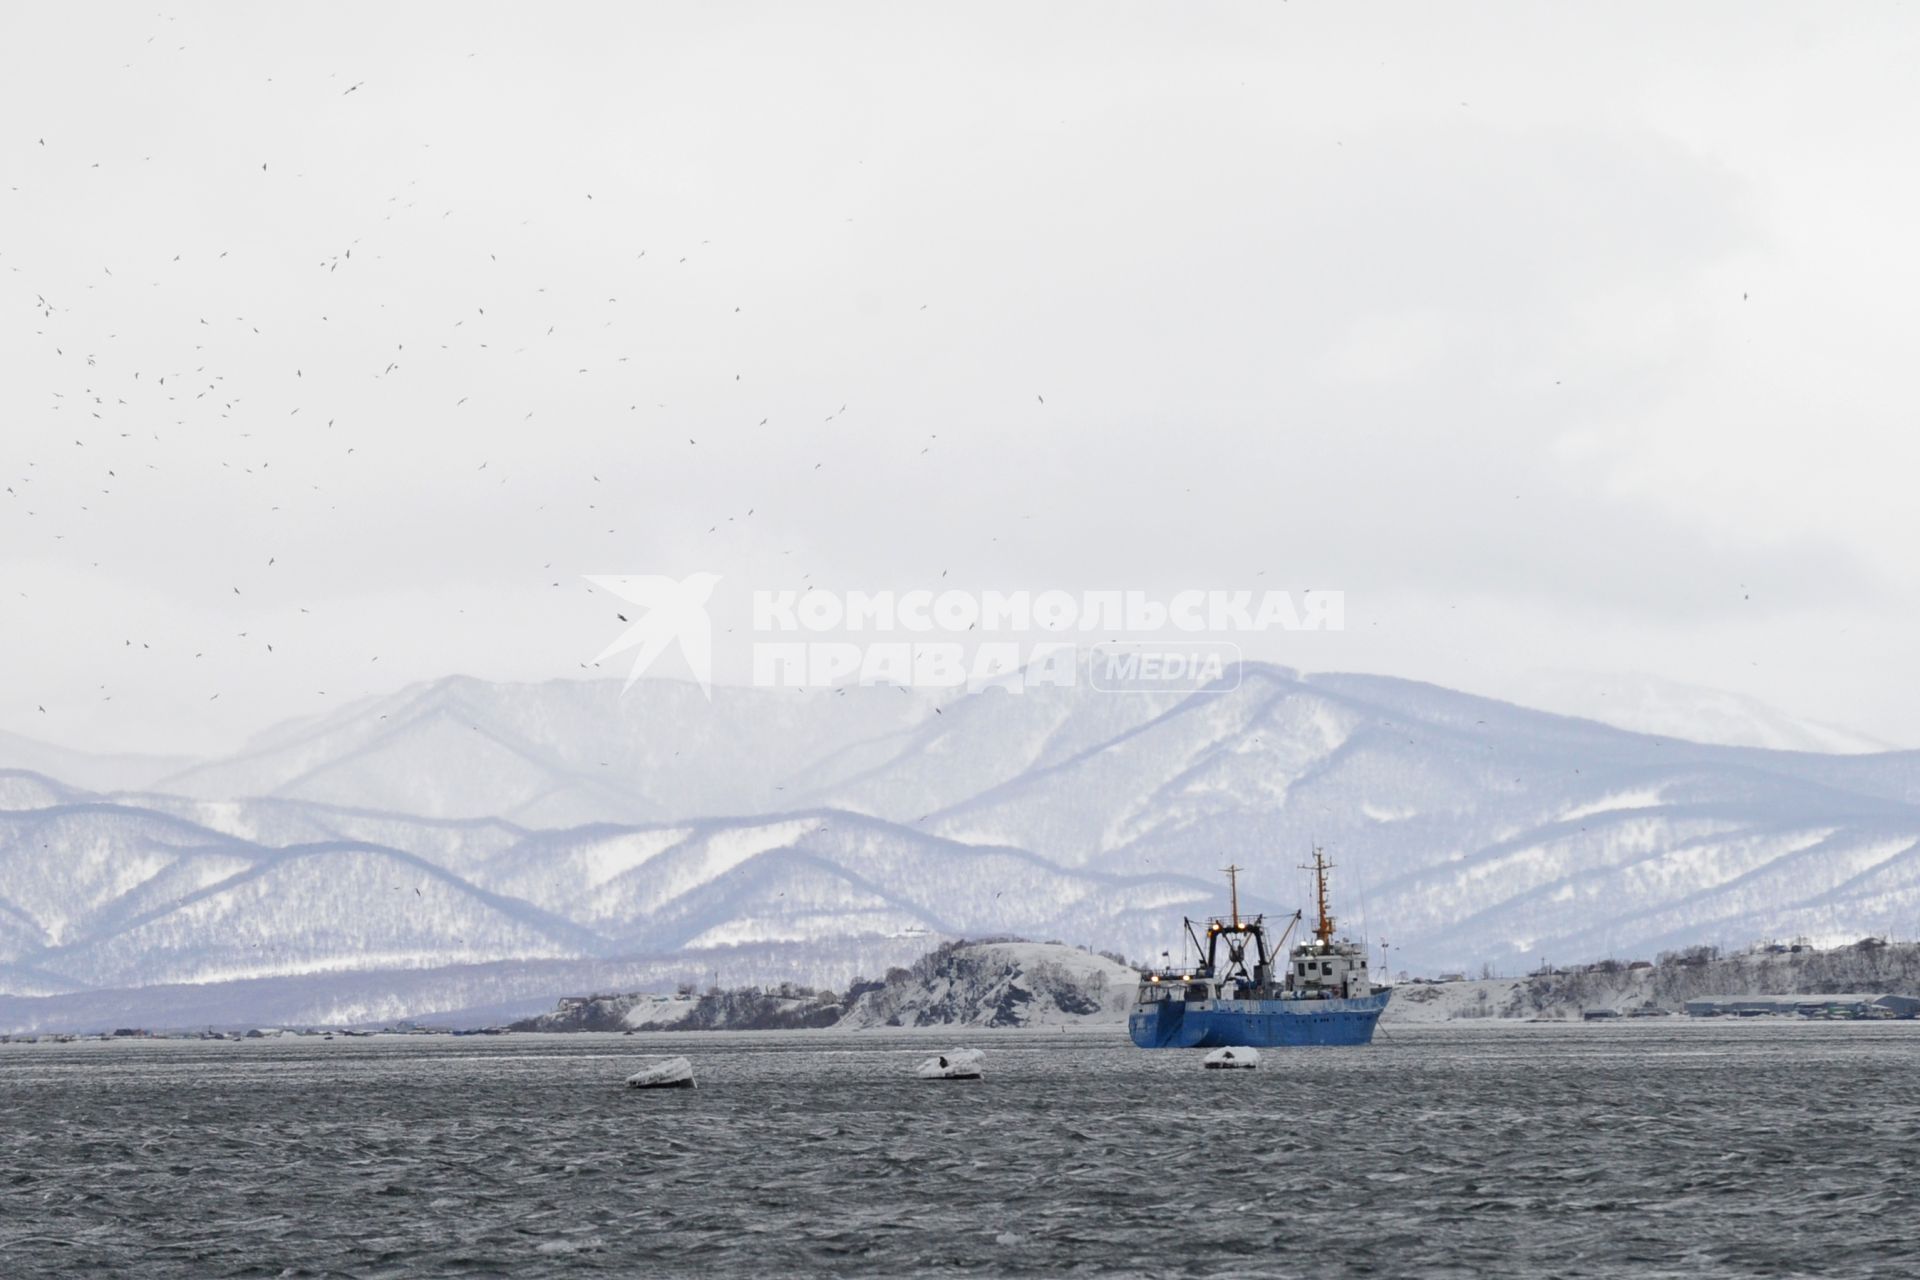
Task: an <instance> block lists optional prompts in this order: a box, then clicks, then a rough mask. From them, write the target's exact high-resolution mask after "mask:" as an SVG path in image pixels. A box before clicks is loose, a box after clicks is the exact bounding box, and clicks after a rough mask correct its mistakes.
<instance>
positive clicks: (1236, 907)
mask: <svg viewBox="0 0 1920 1280" xmlns="http://www.w3.org/2000/svg"><path fill="white" fill-rule="evenodd" d="M1220 869H1221V870H1222V871H1224V872H1226V873H1227V894H1228V897H1229V898H1231V899H1232V903H1233V927H1234V928H1236V929H1238V928H1239V927H1240V868H1239V867H1237V866H1235V865H1233V864H1232V863H1228V864H1227V865H1226V866H1224V867H1222V868H1220Z"/></svg>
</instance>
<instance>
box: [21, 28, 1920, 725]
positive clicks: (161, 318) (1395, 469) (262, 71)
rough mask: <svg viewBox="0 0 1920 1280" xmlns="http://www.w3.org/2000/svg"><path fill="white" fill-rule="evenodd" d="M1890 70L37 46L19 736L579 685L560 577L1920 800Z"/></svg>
mask: <svg viewBox="0 0 1920 1280" xmlns="http://www.w3.org/2000/svg"><path fill="white" fill-rule="evenodd" d="M1917 34H1920V17H1916V15H1915V14H1914V12H1913V11H1912V10H1911V9H1903V8H1900V7H1897V6H1892V5H1882V6H1875V5H1856V6H1846V7H1844V8H1840V7H1832V8H1815V7H1811V6H1767V5H1752V4H1738V5H1718V6H1716V5H1696V6H1685V7H1676V6H1667V5H1620V4H1607V5H1586V6H1563V5H1554V6H1547V5H1517V6H1502V5H1472V6H1466V5H1432V4H1416V5H1404V6H1366V7H1356V6H1339V5H1330V4H1329V5H1315V4H1288V5H1275V4H1265V3H1262V4H1245V5H1187V6H1167V5H1115V4H1098V5H1092V4H1089V5H1050V6H1033V5H1006V6H992V5H966V6H957V5H946V6H931V5H901V4H895V3H888V4H872V5H819V6H795V5H768V6H764V7H755V6H739V5H736V6H693V5H678V6H660V5H625V4H621V5H606V6H584V5H575V6H537V7H535V6H485V5H481V6H476V5H471V4H460V5H440V6H433V5H409V6H391V5H363V6H343V5H330V6H302V7H297V8H295V7H287V6H243V5H226V6H172V5H168V6H163V7H161V8H160V9H158V10H156V9H155V8H154V7H152V6H124V7H117V8H115V7H108V6H84V7H83V6H57V5H32V6H28V5H13V6H9V7H8V8H7V9H6V11H5V14H4V16H3V17H0V60H3V61H4V68H3V73H0V120H4V122H5V123H4V127H3V128H0V155H4V163H0V186H3V187H4V190H0V302H3V303H4V306H0V324H3V325H4V330H0V340H3V341H4V344H5V345H4V350H5V352H6V356H5V361H4V363H5V367H6V376H5V377H4V378H0V480H4V483H5V485H6V486H7V491H6V492H4V493H0V587H4V591H3V592H0V595H3V596H4V605H3V606H0V663H4V664H5V669H6V670H7V671H8V673H9V679H7V680H6V681H5V682H4V684H0V728H5V729H10V730H13V731H16V732H20V733H25V734H29V735H33V736H38V737H44V738H48V739H51V740H55V741H60V742H64V743H67V744H70V745H75V746H82V747H93V748H107V747H118V748H128V749H148V750H154V749H161V750H186V751H200V750H210V749H215V748H219V747H222V746H225V745H229V744H231V743H232V742H234V741H236V740H237V739H238V738H239V737H240V736H241V735H242V734H243V733H244V732H247V731H250V730H252V729H254V728H257V727H259V726H261V725H262V724H264V723H266V722H267V721H269V720H271V719H274V718H277V717H280V716H285V715H294V714H305V713H311V712H314V711H318V710H323V709H325V708H327V707H329V706H332V705H336V704H338V703H339V702H341V701H343V700H344V699H346V698H349V697H352V696H357V695H360V694H364V693H368V692H375V691H381V690H386V689H391V688H394V687H396V686H398V685H400V684H402V683H404V682H407V681H410V680H415V679H421V678H427V677H432V676H438V675H442V674H447V673H450V672H455V671H462V672H468V673H472V674H477V675H483V676H489V677H497V678H527V679H538V678H546V677H549V676H564V675H570V674H579V672H580V664H581V663H582V662H583V661H585V660H587V659H589V658H591V657H592V656H593V655H594V654H595V653H597V652H598V651H599V649H600V648H601V647H602V646H603V645H604V644H605V643H606V642H607V641H608V640H610V639H611V638H612V637H613V635H614V634H616V633H617V630H618V623H617V622H616V621H615V619H614V618H613V617H612V608H613V606H614V604H615V603H616V602H613V601H610V600H609V599H608V598H607V597H606V596H604V595H598V594H595V593H593V592H592V591H590V590H589V588H588V587H587V586H586V585H585V584H584V583H583V582H582V580H581V577H580V575H582V574H590V573H592V574H607V573H647V572H656V573H670V574H675V575H682V574H687V573H692V572H695V571H711V572H716V573H720V574H722V575H723V577H724V579H725V581H726V582H728V583H729V584H731V585H733V586H740V585H743V584H753V585H757V586H780V585H787V584H793V585H804V584H808V583H812V584H821V585H827V586H834V587H841V588H896V589H904V588H908V587H916V586H927V585H939V584H940V583H941V582H943V581H944V582H946V583H951V584H963V585H966V586H969V587H975V588H999V589H1010V588H1021V587H1030V588H1041V587H1067V588H1094V587H1130V588H1138V589H1144V590H1170V589H1174V588H1178V587H1186V586H1200V587H1253V586H1261V585H1267V584H1269V583H1272V584H1277V585H1284V586H1290V587H1295V588H1301V587H1309V586H1311V587H1319V588H1332V589H1339V590H1343V591H1344V592H1345V593H1346V597H1347V629H1346V630H1345V631H1343V632H1340V633H1337V634H1327V635H1276V636H1273V637H1270V638H1268V639H1267V640H1266V641H1263V642H1260V643H1258V644H1255V645H1253V646H1251V647H1252V649H1253V650H1254V652H1255V653H1256V654H1257V656H1262V657H1270V658H1274V659H1277V660H1281V661H1286V662H1290V663H1293V664H1295V665H1299V666H1302V667H1306V668H1308V669H1314V670H1372V671H1384V672H1390V673H1394V674H1399V675H1406V676H1413V677H1418V678H1422V679H1428V680H1433V681H1437V682H1440V683H1443V684H1448V685H1452V686H1456V687H1462V688H1467V689H1472V690H1475V691H1478V692H1486V693H1492V694H1496V695H1501V696H1514V697H1520V698H1524V697H1525V696H1526V694H1527V692H1528V690H1529V689H1530V688H1532V687H1534V686H1533V685H1532V684H1531V683H1530V681H1531V680H1532V678H1533V676H1534V674H1535V673H1537V672H1538V671H1539V670H1541V669H1546V668H1550V669H1554V670H1560V671H1564V670H1568V669H1574V670H1591V671H1635V672H1646V673H1650V674H1654V675H1658V676H1661V677H1665V678H1668V679H1673V680H1678V681H1684V682H1693V683H1700V684H1706V685H1711V686H1715V687H1718V688H1725V689H1731V690H1735V691H1739V692H1742V693H1746V694H1750V695H1753V696H1757V697H1760V698H1763V699H1765V700H1767V701H1769V702H1772V703H1774V704H1776V705H1778V706H1781V707H1784V708H1786V709H1788V710H1790V711H1792V712H1795V713H1798V714H1801V715H1806V716H1811V717H1814V718H1817V719H1822V720H1827V721H1833V722H1838V723H1841V724H1845V725H1849V726H1852V727H1854V728H1856V729H1859V730H1862V731H1865V732H1868V733H1872V734H1876V735H1878V736H1880V737H1881V738H1884V739H1887V740H1889V741H1894V742H1898V743H1901V744H1906V745H1913V744H1920V733H1915V732H1914V731H1913V730H1912V728H1911V726H1912V725H1913V724H1914V723H1915V722H1916V717H1917V716H1920V682H1916V681H1914V680H1912V679H1911V676H1910V666H1911V661H1912V659H1911V656H1910V652H1909V651H1910V649H1911V647H1912V646H1911V637H1912V636H1913V634H1914V631H1915V624H1916V622H1920V599H1917V598H1916V593H1915V589H1914V583H1913V577H1912V573H1911V571H1910V565H1911V562H1912V557H1913V552H1912V548H1914V547H1915V546H1916V544H1920V507H1916V504H1915V503H1914V501H1913V499H1912V490H1913V476H1914V475H1915V473H1916V465H1915V464H1916V462H1920V436H1917V435H1916V433H1915V432H1914V431H1913V420H1914V410H1915V392H1914V389H1913V386H1912V382H1911V379H1910V378H1909V377H1908V376H1907V369H1906V367H1905V364H1906V359H1907V357H1908V353H1909V351H1910V349H1911V347H1912V343H1913V338H1914V335H1915V318H1914V314H1913V313H1914V310H1915V307H1916V302H1915V298H1916V292H1915V289H1914V287H1913V286H1914V284H1915V276H1916V275H1917V274H1920V249H1917V248H1916V242H1915V237H1914V236H1913V234H1912V228H1913V227H1914V226H1916V225H1920V170H1917V169H1916V168H1915V166H1914V165H1913V164H1912V139H1913V138H1914V137H1915V136H1920V119H1917V118H1916V117H1917V116H1920V88H1917V87H1916V82H1915V80H1914V77H1913V76H1912V74H1911V69H1912V67H1913V65H1914V64H1915V60H1916V52H1917V51H1916V47H1915V46H1916V35H1917ZM162 379H164V382H162ZM1043 396H1044V398H1045V401H1044V404H1043V403H1041V401H1040V397H1043ZM842 406H844V409H843V408H842ZM690 440H691V441H693V442H694V443H689V441H690ZM749 512H751V514H749ZM269 561H271V564H270V563H269ZM942 573H945V574H946V575H947V577H946V578H945V579H944V580H943V579H942V578H941V576H940V575H941V574H942ZM269 645H271V646H272V647H271V649H269V648H268V646H269ZM376 658H377V661H376ZM216 695H217V696H216ZM43 707H44V709H45V710H44V711H42V710H40V708H43Z"/></svg>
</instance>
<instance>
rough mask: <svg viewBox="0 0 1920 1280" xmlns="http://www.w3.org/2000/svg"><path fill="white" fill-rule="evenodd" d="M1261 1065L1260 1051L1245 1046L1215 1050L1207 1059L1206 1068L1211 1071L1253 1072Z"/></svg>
mask: <svg viewBox="0 0 1920 1280" xmlns="http://www.w3.org/2000/svg"><path fill="white" fill-rule="evenodd" d="M1259 1065H1260V1051H1259V1050H1258V1049H1249V1048H1246V1047H1245V1046H1244V1045H1234V1046H1232V1047H1231V1048H1226V1049H1215V1050H1214V1051H1213V1052H1212V1053H1210V1054H1208V1055H1207V1057H1206V1062H1205V1066H1206V1068H1207V1070H1209V1071H1236V1070H1238V1071H1251V1070H1253V1069H1254V1068H1255V1067H1257V1066H1259Z"/></svg>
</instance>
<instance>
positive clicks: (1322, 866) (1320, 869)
mask: <svg viewBox="0 0 1920 1280" xmlns="http://www.w3.org/2000/svg"><path fill="white" fill-rule="evenodd" d="M1300 869H1301V870H1302V871H1311V872H1313V888H1314V900H1315V903H1316V904H1317V905H1318V907H1319V911H1320V915H1319V918H1318V919H1317V920H1315V921H1314V922H1313V936H1314V937H1316V938H1318V939H1320V945H1321V946H1323V947H1324V946H1325V945H1326V944H1327V943H1329V942H1331V941H1333V917H1332V916H1330V915H1328V914H1327V872H1328V871H1331V870H1332V869H1333V864H1332V863H1331V862H1328V861H1327V860H1326V858H1325V857H1324V856H1322V855H1321V852H1320V846H1319V845H1315V846H1314V847H1313V865H1312V866H1310V867H1308V866H1302V867H1301V868H1300Z"/></svg>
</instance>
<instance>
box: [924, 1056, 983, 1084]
mask: <svg viewBox="0 0 1920 1280" xmlns="http://www.w3.org/2000/svg"><path fill="white" fill-rule="evenodd" d="M980 1058H981V1053H980V1051H979V1050H978V1049H953V1050H950V1051H949V1052H947V1053H943V1054H941V1055H939V1056H938V1057H935V1058H928V1059H927V1060H926V1061H925V1062H923V1063H921V1064H920V1065H919V1067H918V1068H916V1069H915V1071H914V1074H915V1075H917V1076H919V1077H920V1078H921V1079H922V1080H978V1079H979V1078H980Z"/></svg>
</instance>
